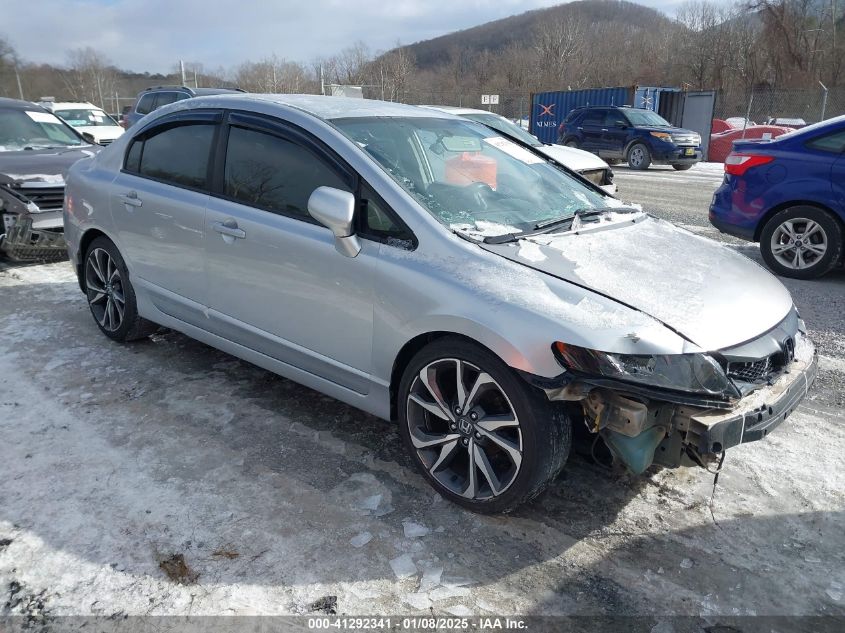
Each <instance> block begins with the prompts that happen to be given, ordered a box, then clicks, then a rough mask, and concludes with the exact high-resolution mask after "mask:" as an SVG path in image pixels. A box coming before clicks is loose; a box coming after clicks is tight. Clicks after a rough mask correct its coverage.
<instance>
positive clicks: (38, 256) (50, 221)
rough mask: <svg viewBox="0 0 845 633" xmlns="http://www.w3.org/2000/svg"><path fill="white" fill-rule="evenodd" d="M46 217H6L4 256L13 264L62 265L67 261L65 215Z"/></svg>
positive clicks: (2, 241)
mask: <svg viewBox="0 0 845 633" xmlns="http://www.w3.org/2000/svg"><path fill="white" fill-rule="evenodd" d="M54 215H55V213H43V214H32V215H29V214H24V215H21V214H11V213H6V214H3V229H4V230H3V232H0V236H2V237H0V254H3V255H5V256H6V257H8V258H9V259H11V260H12V261H18V262H33V261H60V260H62V259H67V244H66V243H65V237H64V232H63V230H62V218H61V211H59V212H58V217H53V216H54Z"/></svg>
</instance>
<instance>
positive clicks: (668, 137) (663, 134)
mask: <svg viewBox="0 0 845 633" xmlns="http://www.w3.org/2000/svg"><path fill="white" fill-rule="evenodd" d="M651 135H652V136H654V137H657V138H659V139H660V140H661V141H666V142H667V143H671V142H672V135H671V134H669V133H668V132H651Z"/></svg>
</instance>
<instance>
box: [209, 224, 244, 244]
mask: <svg viewBox="0 0 845 633" xmlns="http://www.w3.org/2000/svg"><path fill="white" fill-rule="evenodd" d="M211 228H213V229H214V230H215V231H217V232H218V233H220V234H221V235H225V236H227V237H233V238H236V239H239V240H242V239H244V238H245V237H246V233H244V231H243V229H239V228H238V223H237V222H235V221H234V220H226V221H225V222H215V223H214V224H212V225H211Z"/></svg>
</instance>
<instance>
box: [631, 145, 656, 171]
mask: <svg viewBox="0 0 845 633" xmlns="http://www.w3.org/2000/svg"><path fill="white" fill-rule="evenodd" d="M649 165H651V152H650V151H649V150H648V147H646V146H645V145H643V144H642V143H634V144H633V145H632V146H631V149H629V150H628V167H630V168H631V169H648V167H649Z"/></svg>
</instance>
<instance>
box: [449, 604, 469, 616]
mask: <svg viewBox="0 0 845 633" xmlns="http://www.w3.org/2000/svg"><path fill="white" fill-rule="evenodd" d="M446 613H449V614H451V615H456V616H458V617H459V618H465V617H467V616H470V615H472V611H471V610H470V609H468V608H467V607H466V606H464V605H462V604H458V605H455V606H454V607H449V608H448V609H446Z"/></svg>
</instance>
